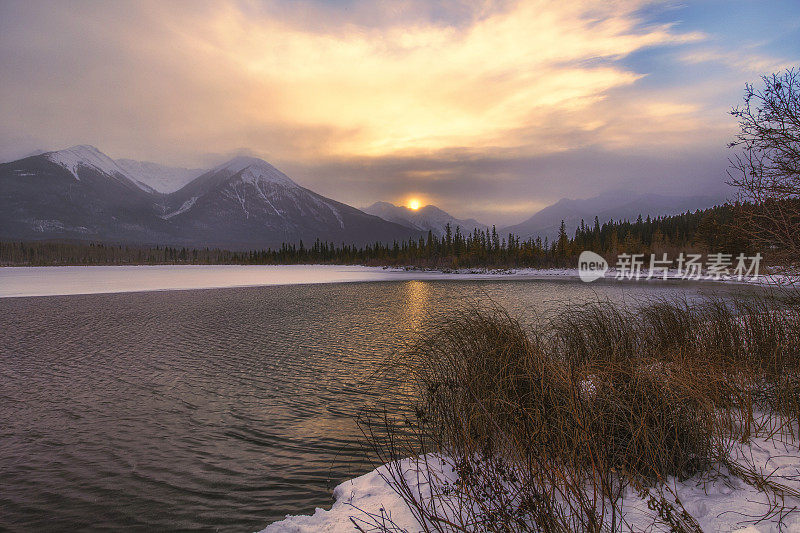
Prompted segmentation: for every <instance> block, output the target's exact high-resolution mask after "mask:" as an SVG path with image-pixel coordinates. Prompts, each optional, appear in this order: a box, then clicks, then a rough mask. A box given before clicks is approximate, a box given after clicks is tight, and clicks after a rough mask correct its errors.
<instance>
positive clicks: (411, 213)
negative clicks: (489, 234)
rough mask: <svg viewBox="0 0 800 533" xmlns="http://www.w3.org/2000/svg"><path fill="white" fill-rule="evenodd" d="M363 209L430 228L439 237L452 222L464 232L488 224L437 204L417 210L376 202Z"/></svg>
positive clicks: (400, 222)
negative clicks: (453, 213)
mask: <svg viewBox="0 0 800 533" xmlns="http://www.w3.org/2000/svg"><path fill="white" fill-rule="evenodd" d="M363 211H364V212H365V213H369V214H370V215H375V216H377V217H381V218H382V219H384V220H388V221H389V222H394V223H396V224H400V225H402V226H406V227H408V228H412V229H416V230H420V231H424V232H426V233H427V232H428V231H429V230H430V231H431V232H433V234H434V235H436V236H437V237H441V236H442V235H444V234H445V226H446V225H447V224H450V228H451V231H455V230H456V227H457V226H458V227H460V228H461V232H462V233H472V231H473V230H474V229H475V228H478V229H479V230H481V231H483V230H485V229H486V224H481V223H480V222H478V221H477V220H475V219H472V218H470V219H467V220H459V219H457V218H455V217H453V216H452V215H450V214H448V213H446V212H445V211H442V210H441V209H439V208H438V207H436V206H435V205H426V206H425V207H421V208H419V209H417V210H416V211H415V210H413V209H409V208H408V207H404V206H398V205H394V204H391V203H389V202H375V203H374V204H372V205H371V206H369V207H366V208H364V209H363Z"/></svg>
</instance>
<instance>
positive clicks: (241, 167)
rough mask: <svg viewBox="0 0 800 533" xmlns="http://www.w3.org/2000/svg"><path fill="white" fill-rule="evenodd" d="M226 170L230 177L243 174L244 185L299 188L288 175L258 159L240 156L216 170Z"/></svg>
mask: <svg viewBox="0 0 800 533" xmlns="http://www.w3.org/2000/svg"><path fill="white" fill-rule="evenodd" d="M221 170H225V171H227V172H229V173H230V175H231V176H232V175H234V174H238V173H239V172H242V171H245V172H242V175H241V180H242V181H243V182H244V183H251V184H253V185H257V184H258V183H263V182H267V183H279V184H281V185H286V186H290V187H299V185H297V184H296V183H295V182H293V181H292V180H291V178H289V176H287V175H286V174H284V173H283V172H281V171H280V170H278V169H277V168H275V167H273V166H272V165H270V164H269V163H267V162H266V161H264V160H263V159H258V158H257V157H246V156H240V157H236V158H234V159H231V160H230V161H228V162H227V163H225V164H223V165H220V166H218V167H217V168H215V169H214V171H215V172H218V171H221Z"/></svg>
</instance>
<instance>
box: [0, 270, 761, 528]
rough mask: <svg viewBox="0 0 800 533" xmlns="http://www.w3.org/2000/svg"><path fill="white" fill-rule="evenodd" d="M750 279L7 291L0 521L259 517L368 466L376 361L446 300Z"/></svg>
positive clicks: (560, 296)
mask: <svg viewBox="0 0 800 533" xmlns="http://www.w3.org/2000/svg"><path fill="white" fill-rule="evenodd" d="M118 272H120V273H124V271H123V270H120V271H118ZM120 275H122V274H120ZM0 282H1V281H0ZM119 282H120V283H123V281H122V280H120V281H119ZM753 290H756V289H754V288H750V287H741V286H736V285H724V284H708V283H706V284H688V283H680V282H663V283H645V282H640V283H636V282H630V283H615V282H611V281H600V282H596V283H594V284H591V285H588V284H584V283H581V282H579V281H575V280H557V279H553V280H542V279H481V280H470V279H455V280H453V279H449V280H446V279H438V280H437V279H429V280H402V279H401V280H395V281H371V282H361V281H351V282H350V283H329V284H297V285H273V286H260V287H239V288H222V289H205V290H199V289H197V290H180V291H160V292H128V293H116V294H78V295H62V296H46V297H22V298H0V385H2V386H1V387H0V480H2V490H0V529H19V530H31V529H38V530H42V529H47V530H74V529H109V528H119V527H133V528H139V529H203V530H222V531H228V530H230V531H252V530H257V529H261V528H263V527H264V526H266V525H267V524H268V523H270V522H272V521H275V520H278V519H281V518H283V516H284V515H286V514H287V513H291V514H308V513H311V512H313V510H314V508H315V507H327V506H330V505H331V503H332V497H331V492H330V491H331V489H332V488H333V487H334V486H335V485H336V484H338V483H339V482H341V481H343V480H345V479H348V478H351V477H354V476H356V475H359V474H362V473H364V472H366V471H369V470H371V466H370V465H369V464H366V463H365V462H364V460H363V458H362V455H361V453H360V450H359V448H358V444H357V442H358V439H359V437H360V432H359V430H358V428H357V426H356V424H355V422H354V415H355V414H356V413H357V411H358V410H359V408H361V407H362V406H364V405H367V404H373V403H376V402H381V401H383V400H387V401H392V400H394V399H396V390H395V388H394V384H393V383H389V382H384V381H382V380H379V379H378V378H377V377H376V376H375V375H374V374H373V372H374V370H375V369H376V365H378V364H379V363H380V362H381V361H383V360H384V359H385V358H386V357H387V356H389V355H390V354H391V353H392V352H393V351H394V350H396V349H398V348H400V347H401V346H402V345H403V344H404V343H405V342H409V341H413V339H414V337H415V335H416V333H417V332H418V331H419V328H420V326H421V325H423V324H424V323H425V321H427V320H429V319H431V317H432V316H434V315H436V314H437V313H447V312H448V311H449V310H452V309H455V308H458V307H459V306H462V305H464V304H465V303H469V302H477V301H487V300H492V301H494V302H496V303H499V304H501V305H504V306H506V307H507V308H508V309H510V310H511V312H512V314H516V315H518V316H520V317H523V318H525V317H532V316H534V314H536V313H541V312H546V311H548V310H553V309H555V308H556V307H557V306H559V305H563V304H564V303H565V302H568V301H571V302H585V301H589V300H592V299H597V298H598V297H602V298H610V299H612V300H615V301H626V302H636V301H638V300H640V299H645V298H658V297H668V296H670V295H675V294H679V295H683V296H686V297H688V298H701V297H703V296H706V295H709V294H730V293H732V292H740V291H753Z"/></svg>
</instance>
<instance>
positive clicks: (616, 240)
mask: <svg viewBox="0 0 800 533" xmlns="http://www.w3.org/2000/svg"><path fill="white" fill-rule="evenodd" d="M739 208H740V206H736V205H723V206H718V207H713V208H710V209H704V210H698V211H695V212H693V213H691V212H687V213H684V214H681V215H673V216H663V217H658V218H654V219H651V218H650V217H647V218H646V219H642V217H639V218H638V220H636V221H633V222H631V221H621V222H616V221H611V222H607V223H604V224H600V222H599V221H598V220H597V219H596V218H595V220H594V221H592V222H590V223H588V224H587V223H586V222H583V223H582V224H581V226H580V227H579V228H578V229H577V230H576V231H575V234H574V235H572V236H569V235H567V232H566V231H565V225H564V223H563V222H562V224H561V231H560V235H559V236H558V238H556V239H555V240H553V241H549V240H548V239H544V240H542V239H540V238H536V239H529V240H526V241H523V240H521V239H520V238H519V237H517V236H515V235H513V234H509V235H500V234H498V232H497V230H496V229H495V228H492V229H490V230H486V231H480V230H477V229H476V230H474V231H473V232H472V233H467V234H464V233H462V230H461V228H459V227H456V228H451V227H449V226H448V227H447V228H446V233H445V235H443V236H442V237H441V238H439V237H437V236H436V235H434V234H433V233H432V232H428V235H427V237H423V238H420V239H419V240H415V239H410V240H408V241H403V242H394V243H393V244H391V245H386V244H382V243H375V244H372V245H368V246H364V247H355V246H350V245H346V244H336V243H332V242H320V241H319V240H317V241H316V242H314V243H307V244H306V243H303V242H302V241H301V242H300V243H298V244H296V245H295V244H284V245H283V246H281V248H280V249H278V250H271V249H266V250H253V251H247V252H236V251H229V250H220V249H210V248H201V249H198V248H182V247H173V246H155V247H146V246H131V245H112V244H97V243H78V242H55V241H33V242H0V264H2V265H132V264H145V265H147V264H257V265H271V264H326V263H327V264H363V265H376V266H378V265H389V266H407V265H410V266H416V267H423V268H514V267H537V268H547V267H561V266H575V264H576V263H575V261H576V258H577V256H578V254H580V252H581V251H583V250H592V251H594V252H597V253H599V254H601V255H603V256H606V257H607V258H608V259H613V258H614V257H615V256H616V255H617V254H620V253H645V254H650V253H658V254H661V253H668V254H670V255H669V256H670V257H673V256H676V255H677V253H678V252H681V251H683V252H708V251H713V252H727V253H749V252H751V247H750V245H749V242H748V241H747V240H746V239H745V238H744V237H743V236H742V233H741V232H740V231H738V230H737V228H736V224H735V220H736V212H737V209H739Z"/></svg>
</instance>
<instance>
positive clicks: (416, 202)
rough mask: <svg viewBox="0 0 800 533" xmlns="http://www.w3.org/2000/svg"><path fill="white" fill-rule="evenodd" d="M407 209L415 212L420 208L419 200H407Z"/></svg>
mask: <svg viewBox="0 0 800 533" xmlns="http://www.w3.org/2000/svg"><path fill="white" fill-rule="evenodd" d="M408 208H409V209H412V210H414V211H416V210H417V209H419V208H420V203H419V200H417V199H411V200H409V201H408Z"/></svg>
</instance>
